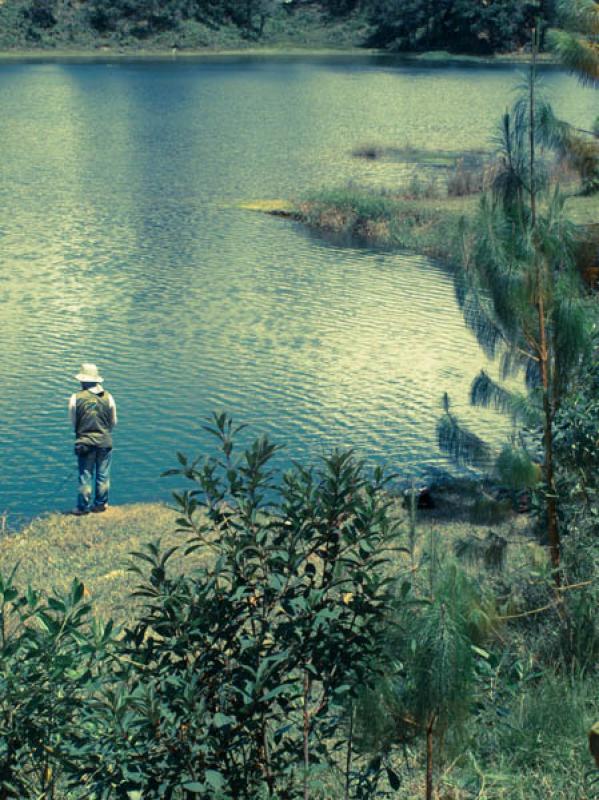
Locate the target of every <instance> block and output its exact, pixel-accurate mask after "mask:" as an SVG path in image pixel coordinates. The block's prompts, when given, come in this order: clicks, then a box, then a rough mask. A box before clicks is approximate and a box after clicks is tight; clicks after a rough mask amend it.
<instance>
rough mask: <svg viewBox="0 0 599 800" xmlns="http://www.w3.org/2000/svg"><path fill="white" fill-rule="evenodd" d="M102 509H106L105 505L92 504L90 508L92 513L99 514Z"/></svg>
mask: <svg viewBox="0 0 599 800" xmlns="http://www.w3.org/2000/svg"><path fill="white" fill-rule="evenodd" d="M103 511H106V506H105V505H104V506H94V507H93V508H92V514H101V513H102V512H103Z"/></svg>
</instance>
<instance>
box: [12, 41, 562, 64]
mask: <svg viewBox="0 0 599 800" xmlns="http://www.w3.org/2000/svg"><path fill="white" fill-rule="evenodd" d="M256 57H260V58H290V59H301V58H351V59H354V58H355V59H357V60H361V59H371V58H373V57H374V58H380V59H382V60H384V61H390V62H394V63H398V64H400V63H404V64H406V65H410V64H418V65H423V66H428V65H430V66H436V67H443V66H444V65H451V66H460V65H463V66H505V67H509V66H520V65H523V64H526V63H528V60H529V55H528V54H527V53H500V54H495V55H490V56H482V55H469V54H466V53H449V52H446V51H438V50H432V51H427V52H423V53H410V52H391V51H389V50H381V49H376V48H366V47H339V48H336V47H318V46H311V45H306V46H301V45H294V44H291V45H287V44H285V43H284V42H283V43H280V44H276V43H275V44H265V45H260V46H256V45H255V44H251V45H248V47H242V46H237V47H214V48H213V47H202V48H193V49H179V48H164V47H159V48H156V49H153V48H138V47H111V46H108V45H106V46H99V47H96V48H93V49H90V48H68V47H57V48H31V49H27V48H15V49H9V50H1V49H0V64H1V63H3V62H9V63H10V62H19V61H23V62H28V61H34V62H43V61H56V60H65V61H91V62H93V61H100V62H101V61H104V60H106V59H116V60H119V61H127V60H132V61H137V60H139V61H177V60H182V61H184V60H190V61H196V60H197V61H203V60H207V61H209V60H213V59H217V58H224V59H227V58H256ZM539 62H540V64H541V65H542V66H548V67H554V68H560V64H559V62H557V61H556V60H555V59H554V58H553V56H551V55H550V54H548V53H543V54H541V55H540V56H539Z"/></svg>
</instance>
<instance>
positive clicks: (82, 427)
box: [75, 389, 112, 447]
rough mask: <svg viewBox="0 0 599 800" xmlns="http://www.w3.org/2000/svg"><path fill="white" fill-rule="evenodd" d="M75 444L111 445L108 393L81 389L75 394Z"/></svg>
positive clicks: (110, 417) (110, 416)
mask: <svg viewBox="0 0 599 800" xmlns="http://www.w3.org/2000/svg"><path fill="white" fill-rule="evenodd" d="M75 399H76V405H75V444H86V445H91V446H93V447H112V436H111V435H110V432H111V431H112V409H111V408H110V395H109V394H108V392H106V391H103V392H102V394H94V393H93V392H90V391H89V390H88V389H83V390H82V391H81V392H77V394H76V395H75Z"/></svg>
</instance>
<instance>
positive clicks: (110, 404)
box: [108, 395, 117, 428]
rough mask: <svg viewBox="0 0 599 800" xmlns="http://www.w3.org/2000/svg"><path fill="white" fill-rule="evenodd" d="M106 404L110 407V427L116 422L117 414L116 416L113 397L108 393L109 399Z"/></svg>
mask: <svg viewBox="0 0 599 800" xmlns="http://www.w3.org/2000/svg"><path fill="white" fill-rule="evenodd" d="M108 405H109V407H110V413H111V414H112V427H113V428H114V426H115V425H116V423H117V416H116V403H115V402H114V397H113V396H112V395H110V399H109V400H108Z"/></svg>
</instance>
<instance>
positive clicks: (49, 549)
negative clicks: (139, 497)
mask: <svg viewBox="0 0 599 800" xmlns="http://www.w3.org/2000/svg"><path fill="white" fill-rule="evenodd" d="M175 519H176V515H175V513H174V512H173V511H172V510H170V509H169V508H167V506H165V505H160V504H158V503H151V504H135V505H127V506H116V507H110V508H109V509H108V510H107V511H106V512H105V513H104V514H90V515H88V516H86V517H73V516H69V515H64V514H50V515H48V516H44V517H40V518H39V519H36V520H34V521H33V522H32V523H31V524H29V525H27V526H26V527H25V528H24V529H22V530H21V531H19V532H18V533H13V534H10V535H8V536H6V537H4V538H2V539H0V564H1V565H2V571H3V573H5V574H6V573H7V572H8V571H9V570H11V569H12V568H13V567H14V566H15V565H17V564H18V565H19V566H18V573H17V575H18V578H17V583H18V584H19V585H21V586H26V585H27V584H31V586H33V587H35V588H37V589H42V590H44V591H51V590H52V589H53V588H56V589H57V590H59V591H60V592H64V591H65V590H66V589H67V588H68V587H69V586H70V584H71V581H72V580H73V578H78V579H79V580H81V581H82V582H83V583H84V584H85V586H86V588H87V590H88V591H89V593H90V599H91V600H92V601H93V605H94V609H95V612H96V613H97V614H98V615H99V616H101V617H108V616H114V617H115V618H116V619H117V620H119V621H125V620H126V619H128V618H130V617H131V610H132V606H131V602H130V599H129V594H130V592H131V591H132V590H133V587H134V586H135V584H136V579H135V576H134V575H132V574H131V573H129V572H128V571H127V566H128V563H129V561H130V557H129V553H130V552H131V551H134V550H140V549H141V548H142V545H143V544H144V543H145V542H150V541H154V540H156V539H160V540H161V543H162V546H163V547H165V548H166V547H172V546H173V545H175V544H179V543H180V542H181V541H182V536H181V535H180V534H177V533H176V532H175V528H176V523H175ZM174 563H175V565H176V566H178V567H180V566H182V558H179V559H178V560H176V561H175V562H174Z"/></svg>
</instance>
